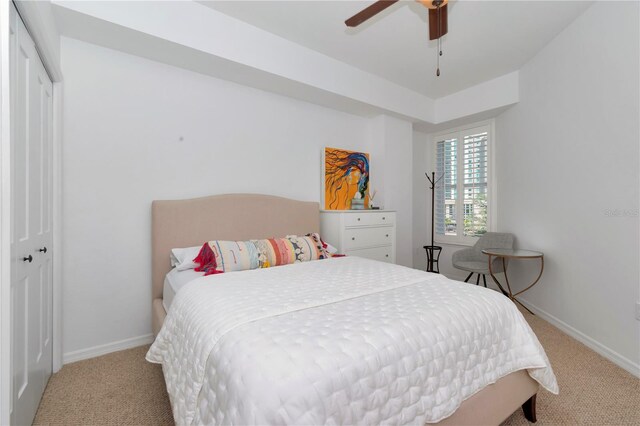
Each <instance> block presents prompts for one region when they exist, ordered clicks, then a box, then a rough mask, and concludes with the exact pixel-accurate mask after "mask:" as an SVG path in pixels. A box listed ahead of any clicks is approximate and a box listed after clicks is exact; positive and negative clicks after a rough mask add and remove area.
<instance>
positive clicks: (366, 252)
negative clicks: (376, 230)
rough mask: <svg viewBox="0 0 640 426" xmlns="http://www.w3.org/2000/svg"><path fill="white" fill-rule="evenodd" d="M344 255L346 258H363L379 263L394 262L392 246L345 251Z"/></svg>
mask: <svg viewBox="0 0 640 426" xmlns="http://www.w3.org/2000/svg"><path fill="white" fill-rule="evenodd" d="M345 254H346V255H347V256H358V257H364V258H365V259H372V260H379V261H381V262H389V263H393V262H395V259H394V258H393V247H392V246H387V247H375V248H367V249H358V250H347V251H346V253H345Z"/></svg>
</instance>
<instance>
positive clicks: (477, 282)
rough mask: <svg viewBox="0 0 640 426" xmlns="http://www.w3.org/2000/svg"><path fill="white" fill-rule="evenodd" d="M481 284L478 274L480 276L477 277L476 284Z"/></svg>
mask: <svg viewBox="0 0 640 426" xmlns="http://www.w3.org/2000/svg"><path fill="white" fill-rule="evenodd" d="M479 284H480V274H478V276H477V277H476V285H479Z"/></svg>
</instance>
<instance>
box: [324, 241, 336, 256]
mask: <svg viewBox="0 0 640 426" xmlns="http://www.w3.org/2000/svg"><path fill="white" fill-rule="evenodd" d="M324 243H325V244H326V245H327V247H326V248H325V250H326V251H327V253H329V254H336V253H337V252H338V249H337V248H335V247H334V246H332V245H331V244H329V243H328V242H326V241H325V242H324Z"/></svg>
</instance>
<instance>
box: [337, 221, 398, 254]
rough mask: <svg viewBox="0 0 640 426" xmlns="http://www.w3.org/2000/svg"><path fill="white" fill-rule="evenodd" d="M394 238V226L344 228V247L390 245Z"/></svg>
mask: <svg viewBox="0 0 640 426" xmlns="http://www.w3.org/2000/svg"><path fill="white" fill-rule="evenodd" d="M394 238H395V235H394V228H393V227H391V226H380V227H377V228H373V227H371V228H347V229H345V230H344V249H345V250H349V249H355V248H364V247H372V246H383V245H391V244H393V241H394Z"/></svg>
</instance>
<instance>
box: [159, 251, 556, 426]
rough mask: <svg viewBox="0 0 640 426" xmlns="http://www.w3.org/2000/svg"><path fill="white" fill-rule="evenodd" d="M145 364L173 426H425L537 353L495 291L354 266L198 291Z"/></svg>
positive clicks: (296, 268)
mask: <svg viewBox="0 0 640 426" xmlns="http://www.w3.org/2000/svg"><path fill="white" fill-rule="evenodd" d="M147 360H148V361H151V362H155V363H161V364H162V366H163V371H164V376H165V381H166V384H167V390H168V392H169V396H170V399H171V405H172V408H173V415H174V418H175V420H176V422H177V423H178V424H181V425H182V424H203V423H206V424H244V425H246V424H327V423H329V424H352V423H359V424H362V423H365V424H380V423H391V424H406V423H412V424H423V423H425V422H437V421H439V420H442V419H444V418H445V417H447V416H449V415H451V414H452V413H453V412H454V411H455V410H456V408H457V407H458V406H459V405H460V404H461V403H462V401H464V400H465V399H466V398H468V397H470V396H471V395H473V394H474V393H476V392H478V391H479V390H481V389H482V388H483V387H485V386H487V385H488V384H491V383H494V382H496V381H497V380H498V379H500V378H501V377H503V376H506V375H507V374H509V373H512V372H514V371H517V370H522V369H527V370H528V372H529V374H530V375H531V377H533V378H534V379H535V380H537V381H538V382H539V383H540V384H541V385H542V386H543V387H545V388H546V389H548V390H549V391H551V392H554V393H557V391H558V386H557V384H556V379H555V376H554V374H553V372H552V370H551V366H550V364H549V361H548V359H547V356H546V354H545V353H544V350H543V349H542V347H541V346H540V343H539V342H538V340H537V338H536V336H535V335H534V334H533V332H532V331H531V329H530V328H529V325H528V324H527V323H526V321H525V320H524V318H523V317H522V315H521V314H520V312H519V311H518V310H517V309H516V307H515V306H514V304H513V303H512V302H511V301H510V300H509V299H507V298H506V297H504V296H503V295H502V294H500V293H497V292H495V291H491V290H487V289H484V288H481V287H477V286H475V285H469V284H464V283H460V282H457V281H452V280H449V279H447V278H445V277H443V276H441V275H436V274H430V273H426V272H422V271H418V270H414V269H410V268H405V267H402V266H397V265H390V264H386V263H381V262H376V261H371V260H365V259H361V258H357V257H346V258H338V259H329V260H321V261H315V262H306V263H297V264H294V265H289V266H281V267H276V268H269V269H262V270H253V271H245V272H234V273H229V274H222V275H213V276H209V277H203V278H199V279H197V280H195V281H193V282H191V283H189V284H187V285H186V286H185V287H184V288H183V289H182V290H181V291H180V292H179V293H178V294H177V296H176V298H175V300H174V302H173V304H172V305H171V309H170V311H169V313H168V315H167V318H166V320H165V322H164V326H163V327H162V330H161V331H160V333H159V334H158V336H157V338H156V340H155V342H154V343H153V345H152V346H151V349H150V350H149V353H148V354H147Z"/></svg>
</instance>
